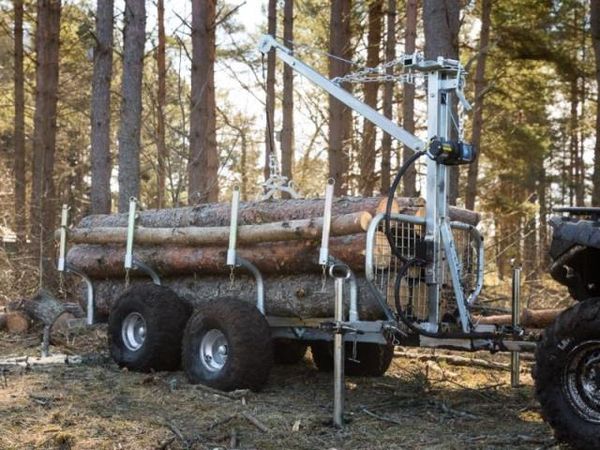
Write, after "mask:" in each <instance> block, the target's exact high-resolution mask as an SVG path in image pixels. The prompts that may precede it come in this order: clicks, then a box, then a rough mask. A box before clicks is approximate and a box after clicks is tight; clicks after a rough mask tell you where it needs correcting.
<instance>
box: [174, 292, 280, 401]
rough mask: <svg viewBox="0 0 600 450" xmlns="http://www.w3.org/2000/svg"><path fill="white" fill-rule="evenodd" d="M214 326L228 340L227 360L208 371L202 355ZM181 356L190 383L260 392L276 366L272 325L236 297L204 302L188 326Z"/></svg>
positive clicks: (250, 306)
mask: <svg viewBox="0 0 600 450" xmlns="http://www.w3.org/2000/svg"><path fill="white" fill-rule="evenodd" d="M212 329H218V330H220V331H221V332H222V333H223V334H224V335H225V337H226V339H227V341H228V355H227V361H226V362H225V365H224V366H223V368H222V369H221V370H219V371H210V370H208V369H207V368H206V367H205V366H204V364H203V363H202V361H200V358H199V355H200V343H201V341H202V338H203V336H204V335H205V334H206V333H207V332H208V331H210V330H212ZM181 359H182V365H183V369H184V370H185V373H186V374H187V376H188V378H189V380H190V382H191V383H194V384H197V383H201V384H205V385H207V386H210V387H212V388H215V389H220V390H222V391H231V390H234V389H251V390H253V391H258V390H260V389H261V388H262V387H263V386H264V384H265V383H266V382H267V379H268V378H269V373H270V371H271V367H272V366H273V345H272V341H271V330H270V328H269V324H268V322H267V320H266V319H265V317H264V316H263V315H262V314H261V313H260V312H259V311H258V309H256V307H255V306H254V305H251V304H250V303H247V302H244V301H241V300H239V299H236V298H223V299H219V300H218V301H213V302H210V303H205V304H203V305H202V306H200V307H199V308H198V309H197V310H196V312H195V313H194V315H193V316H192V318H191V319H190V320H189V322H188V324H187V326H186V329H185V332H184V335H183V345H182V357H181Z"/></svg>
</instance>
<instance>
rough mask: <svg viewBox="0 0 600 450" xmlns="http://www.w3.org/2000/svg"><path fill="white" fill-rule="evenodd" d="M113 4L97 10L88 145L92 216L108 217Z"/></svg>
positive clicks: (105, 1)
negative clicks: (90, 165) (90, 164)
mask: <svg viewBox="0 0 600 450" xmlns="http://www.w3.org/2000/svg"><path fill="white" fill-rule="evenodd" d="M113 3H114V2H113V0H98V1H97V8H96V47H95V48H94V73H93V76H92V105H91V142H90V144H91V152H92V155H91V162H92V186H91V193H90V196H91V210H92V214H109V213H110V209H111V193H110V175H111V170H112V167H111V156H110V86H111V80H112V66H113V61H112V50H113V27H114V25H113V6H114V5H113Z"/></svg>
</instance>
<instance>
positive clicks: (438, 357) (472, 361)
mask: <svg viewBox="0 0 600 450" xmlns="http://www.w3.org/2000/svg"><path fill="white" fill-rule="evenodd" d="M394 356H397V357H400V358H406V359H415V360H417V361H435V362H445V363H446V364H450V365H453V366H462V367H481V368H484V369H493V370H510V364H504V363H499V362H495V361H487V360H485V359H480V358H465V357H464V356H458V355H444V354H426V353H416V352H405V351H395V352H394Z"/></svg>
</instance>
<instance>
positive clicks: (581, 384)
mask: <svg viewBox="0 0 600 450" xmlns="http://www.w3.org/2000/svg"><path fill="white" fill-rule="evenodd" d="M563 387H564V390H565V393H566V395H567V398H568V399H569V402H570V403H571V405H572V406H573V407H574V409H575V411H576V412H577V414H578V415H579V416H581V417H582V418H583V419H585V420H587V421H588V422H592V423H600V341H587V342H583V343H582V344H580V345H578V346H577V347H575V348H574V349H573V350H571V352H570V354H569V361H568V363H567V365H566V368H565V373H564V382H563Z"/></svg>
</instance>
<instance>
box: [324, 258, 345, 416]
mask: <svg viewBox="0 0 600 450" xmlns="http://www.w3.org/2000/svg"><path fill="white" fill-rule="evenodd" d="M329 275H330V276H331V277H332V278H334V280H335V282H334V289H335V310H334V321H335V334H334V335H333V424H334V425H335V426H336V427H337V428H342V427H343V426H344V327H343V321H344V281H345V280H347V279H348V278H349V277H350V268H349V267H348V266H346V265H345V264H333V265H331V266H330V267H329Z"/></svg>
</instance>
